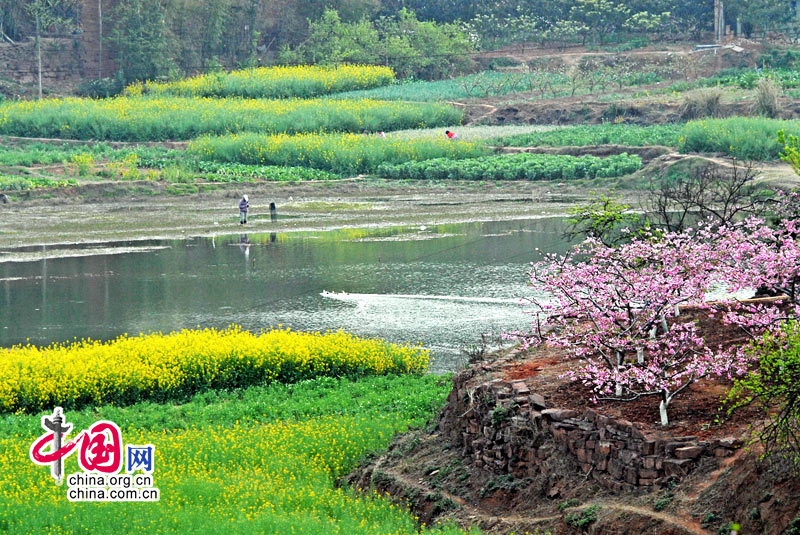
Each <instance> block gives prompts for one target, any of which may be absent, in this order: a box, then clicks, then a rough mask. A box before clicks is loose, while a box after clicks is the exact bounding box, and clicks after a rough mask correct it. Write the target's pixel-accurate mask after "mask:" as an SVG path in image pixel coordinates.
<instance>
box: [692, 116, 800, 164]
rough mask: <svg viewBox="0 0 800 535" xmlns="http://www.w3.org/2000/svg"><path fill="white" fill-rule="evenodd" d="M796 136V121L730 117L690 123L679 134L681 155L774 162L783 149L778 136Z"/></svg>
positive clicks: (799, 129)
mask: <svg viewBox="0 0 800 535" xmlns="http://www.w3.org/2000/svg"><path fill="white" fill-rule="evenodd" d="M780 130H784V131H785V132H786V134H787V135H800V125H798V124H797V121H781V120H778V119H768V118H766V117H730V118H727V119H704V120H700V121H691V122H689V123H686V125H685V126H684V127H683V129H682V130H681V136H680V142H679V143H678V149H679V150H680V151H681V152H720V153H723V154H727V155H728V156H734V157H736V158H739V159H740V160H777V159H778V158H780V155H781V149H783V146H782V145H781V144H779V143H778V132H779V131H780Z"/></svg>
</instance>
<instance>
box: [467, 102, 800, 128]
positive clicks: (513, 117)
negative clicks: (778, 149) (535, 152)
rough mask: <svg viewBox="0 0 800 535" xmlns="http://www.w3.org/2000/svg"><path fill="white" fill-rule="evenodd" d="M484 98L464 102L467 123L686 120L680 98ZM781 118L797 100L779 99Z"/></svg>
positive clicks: (748, 106) (748, 110)
mask: <svg viewBox="0 0 800 535" xmlns="http://www.w3.org/2000/svg"><path fill="white" fill-rule="evenodd" d="M487 106H490V105H489V104H487V103H485V102H471V103H469V104H468V105H467V106H466V118H465V120H464V122H465V123H466V124H489V125H501V124H554V125H571V124H600V123H607V122H617V123H619V122H624V123H630V124H638V125H654V124H668V123H676V122H681V121H685V120H686V119H687V117H685V116H684V115H683V113H682V107H683V100H682V99H680V98H675V97H669V98H666V97H665V98H652V97H647V98H631V99H629V100H619V101H614V102H608V101H603V100H600V99H598V98H597V97H570V98H558V99H545V100H519V101H517V102H514V103H511V104H503V103H496V104H494V105H493V109H491V110H489V108H487ZM779 107H780V110H781V112H780V115H779V118H781V119H797V118H800V102H798V101H797V100H796V99H790V98H781V99H779ZM753 114H754V112H753V102H752V101H750V100H738V101H734V102H725V103H722V104H721V105H720V107H719V110H718V112H717V113H716V116H717V117H732V116H737V115H753Z"/></svg>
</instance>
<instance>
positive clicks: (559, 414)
mask: <svg viewBox="0 0 800 535" xmlns="http://www.w3.org/2000/svg"><path fill="white" fill-rule="evenodd" d="M542 415H544V416H545V417H547V418H550V419H551V420H554V421H556V422H561V421H563V420H566V419H567V418H575V417H576V416H577V415H578V413H577V412H575V411H571V410H569V409H545V410H543V411H542Z"/></svg>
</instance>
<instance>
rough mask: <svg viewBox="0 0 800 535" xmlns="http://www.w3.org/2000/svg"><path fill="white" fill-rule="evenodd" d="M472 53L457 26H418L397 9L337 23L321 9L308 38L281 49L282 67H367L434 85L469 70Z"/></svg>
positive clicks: (336, 17) (336, 18)
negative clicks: (388, 14) (381, 67)
mask: <svg viewBox="0 0 800 535" xmlns="http://www.w3.org/2000/svg"><path fill="white" fill-rule="evenodd" d="M474 51H475V48H474V46H473V44H472V42H471V40H470V37H469V35H468V34H467V33H466V32H465V31H464V30H462V29H461V27H460V26H459V25H458V24H437V23H435V22H430V21H420V20H418V19H417V17H416V15H415V14H414V13H413V12H411V11H408V10H406V9H401V10H400V11H399V12H397V14H396V16H395V17H392V18H381V19H380V20H379V21H378V22H377V23H372V22H370V21H368V20H361V21H359V22H342V20H341V19H340V17H339V14H338V13H337V12H336V11H334V10H330V9H329V10H326V11H325V12H324V13H323V14H322V16H321V17H320V18H319V19H318V20H316V21H312V22H311V23H310V24H309V36H308V38H307V39H306V40H305V41H304V42H303V43H302V44H300V45H299V46H298V47H297V48H295V49H294V50H289V49H284V50H283V52H282V53H281V56H280V59H281V61H283V62H286V63H315V64H316V63H320V64H328V65H331V64H337V63H372V64H385V65H388V66H389V67H391V68H392V69H393V70H394V72H395V73H397V76H398V77H399V78H408V77H413V78H418V79H423V80H438V79H441V78H445V77H449V76H454V75H457V74H463V73H466V72H469V71H471V70H473V69H474V63H473V61H472V59H471V58H470V54H471V53H472V52H474Z"/></svg>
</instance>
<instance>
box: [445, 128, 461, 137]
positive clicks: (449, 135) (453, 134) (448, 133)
mask: <svg viewBox="0 0 800 535" xmlns="http://www.w3.org/2000/svg"><path fill="white" fill-rule="evenodd" d="M444 135H446V136H447V139H458V134H456V133H455V132H451V131H450V130H445V131H444Z"/></svg>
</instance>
